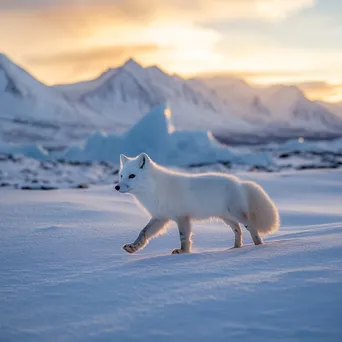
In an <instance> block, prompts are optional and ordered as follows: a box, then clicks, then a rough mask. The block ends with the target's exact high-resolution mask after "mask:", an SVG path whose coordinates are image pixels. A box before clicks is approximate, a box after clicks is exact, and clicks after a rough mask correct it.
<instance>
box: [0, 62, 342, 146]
mask: <svg viewBox="0 0 342 342" xmlns="http://www.w3.org/2000/svg"><path fill="white" fill-rule="evenodd" d="M165 103H167V105H168V106H170V108H171V110H172V113H173V123H174V125H175V126H176V127H177V128H178V129H201V130H211V131H213V132H214V133H216V134H221V135H222V134H223V135H229V136H231V137H234V136H243V135H248V136H253V135H256V136H259V137H260V136H261V137H264V136H268V135H272V136H275V137H276V136H278V135H281V136H294V135H295V136H297V135H298V134H304V135H305V134H307V135H310V134H311V135H313V134H317V133H320V134H325V135H329V134H335V135H336V134H342V117H340V116H338V115H336V113H333V111H332V110H329V107H327V106H324V105H322V104H321V103H318V102H313V101H310V100H308V99H307V98H306V97H305V96H304V94H303V93H302V92H301V91H299V90H298V89H297V88H296V87H288V86H274V87H269V88H258V87H252V86H250V85H249V84H247V83H246V82H244V81H242V80H237V79H232V78H228V77H217V78H215V77H212V78H195V79H184V78H182V77H180V76H177V75H170V74H167V73H166V72H164V71H163V70H161V69H160V68H158V67H156V66H151V67H146V68H144V67H142V66H141V65H139V64H138V63H137V62H136V61H134V60H133V59H130V60H128V61H127V62H126V63H125V64H123V65H122V66H120V67H118V68H114V69H109V70H107V71H105V72H104V73H103V74H101V75H100V76H99V77H98V78H96V79H94V80H89V81H84V82H79V83H75V84H69V85H57V86H53V87H49V86H46V85H45V84H43V83H42V82H39V81H38V80H36V79H35V78H34V77H33V76H31V75H30V74H29V73H27V72H26V71H25V70H23V69H22V68H20V67H19V66H18V65H16V64H15V63H13V62H12V61H10V60H9V59H8V58H7V57H6V56H5V55H0V120H1V123H2V124H1V128H0V139H1V140H5V141H15V142H42V143H43V144H45V145H48V144H55V143H59V144H69V143H70V141H75V140H76V141H77V140H80V139H84V138H85V137H86V136H87V135H89V134H90V133H91V132H93V131H95V130H104V131H107V132H112V133H123V132H125V131H126V130H127V129H129V128H130V127H131V126H132V125H134V123H136V122H137V120H139V119H140V118H141V117H142V116H143V115H144V114H145V113H147V112H149V111H150V110H151V109H152V108H153V107H154V106H156V105H160V104H165Z"/></svg>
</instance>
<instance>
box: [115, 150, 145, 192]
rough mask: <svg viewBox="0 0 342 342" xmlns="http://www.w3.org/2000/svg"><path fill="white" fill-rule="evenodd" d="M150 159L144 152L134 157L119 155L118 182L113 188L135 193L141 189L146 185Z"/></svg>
mask: <svg viewBox="0 0 342 342" xmlns="http://www.w3.org/2000/svg"><path fill="white" fill-rule="evenodd" d="M151 162H152V161H151V159H150V157H149V156H148V155H147V154H146V153H141V154H139V155H138V156H136V157H134V158H129V157H126V156H125V155H124V154H121V155H120V171H119V182H118V184H117V185H116V186H115V190H117V191H119V192H121V193H126V192H130V193H135V192H139V191H143V190H144V189H145V188H146V186H147V183H148V181H147V178H148V172H146V171H147V170H148V169H149V167H150V166H151V165H150V164H151Z"/></svg>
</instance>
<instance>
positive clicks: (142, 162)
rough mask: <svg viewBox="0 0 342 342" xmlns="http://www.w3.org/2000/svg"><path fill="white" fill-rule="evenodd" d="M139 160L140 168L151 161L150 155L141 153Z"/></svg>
mask: <svg viewBox="0 0 342 342" xmlns="http://www.w3.org/2000/svg"><path fill="white" fill-rule="evenodd" d="M138 160H139V168H140V169H143V168H145V167H146V165H147V164H148V163H149V161H150V157H149V156H148V155H147V154H146V153H141V154H140V155H139V158H138Z"/></svg>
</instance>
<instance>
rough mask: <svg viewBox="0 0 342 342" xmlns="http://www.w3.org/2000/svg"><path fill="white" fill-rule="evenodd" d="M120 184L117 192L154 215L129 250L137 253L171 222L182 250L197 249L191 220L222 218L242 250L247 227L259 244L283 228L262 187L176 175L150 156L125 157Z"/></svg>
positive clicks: (216, 176)
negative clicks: (174, 226) (193, 241)
mask: <svg viewBox="0 0 342 342" xmlns="http://www.w3.org/2000/svg"><path fill="white" fill-rule="evenodd" d="M119 177H120V178H119V183H118V184H117V185H116V187H115V189H116V190H118V191H120V192H121V193H130V194H132V195H134V197H135V198H136V199H137V201H138V202H139V203H140V204H141V205H142V207H143V208H145V209H146V210H147V211H148V213H149V214H150V215H151V216H152V218H151V220H150V222H149V223H148V224H147V225H146V227H145V228H144V229H143V230H142V231H141V232H140V234H139V236H138V238H137V239H136V240H135V241H134V242H133V243H131V244H127V245H124V246H123V248H124V249H125V250H126V251H127V252H128V253H134V252H136V251H137V250H139V249H141V248H143V247H144V246H145V245H146V244H147V243H148V242H149V240H150V239H151V238H153V237H155V236H157V235H159V234H160V233H161V232H163V228H164V227H165V226H166V224H167V223H168V222H169V221H175V222H176V223H177V225H178V228H179V233H180V240H181V248H178V249H175V250H174V251H173V252H172V253H173V254H175V253H188V252H190V251H191V244H192V242H191V224H190V221H191V220H197V219H200V220H201V219H208V218H212V217H215V218H219V219H222V220H223V221H224V222H225V223H226V224H228V225H229V226H230V227H231V228H232V230H233V231H234V234H235V244H234V247H241V246H242V231H241V227H240V225H239V223H242V224H243V225H244V226H245V227H246V228H247V230H248V231H249V232H250V234H251V236H252V239H253V241H254V243H255V244H256V245H258V244H262V243H263V242H262V238H261V236H265V235H268V234H270V233H273V232H275V231H277V230H278V227H279V214H278V210H277V208H276V206H275V205H274V203H273V202H272V200H271V199H270V197H269V196H268V195H267V194H266V192H265V191H264V190H263V189H262V188H261V187H260V186H259V185H258V184H256V183H254V182H251V181H241V180H239V179H238V178H237V177H234V176H231V175H226V174H223V173H202V174H188V173H181V172H174V171H171V170H169V169H167V168H165V167H162V166H160V165H158V164H156V163H155V162H153V161H152V160H151V158H150V157H149V156H148V155H147V154H146V153H141V154H140V155H139V156H137V157H135V158H128V157H126V156H124V155H121V156H120V172H119Z"/></svg>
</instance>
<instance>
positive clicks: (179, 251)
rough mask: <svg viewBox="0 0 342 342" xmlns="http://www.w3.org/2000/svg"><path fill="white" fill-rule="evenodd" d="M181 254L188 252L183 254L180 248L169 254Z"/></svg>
mask: <svg viewBox="0 0 342 342" xmlns="http://www.w3.org/2000/svg"><path fill="white" fill-rule="evenodd" d="M183 253H188V252H185V251H184V250H183V249H181V248H176V249H174V250H173V251H172V253H171V254H183Z"/></svg>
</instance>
